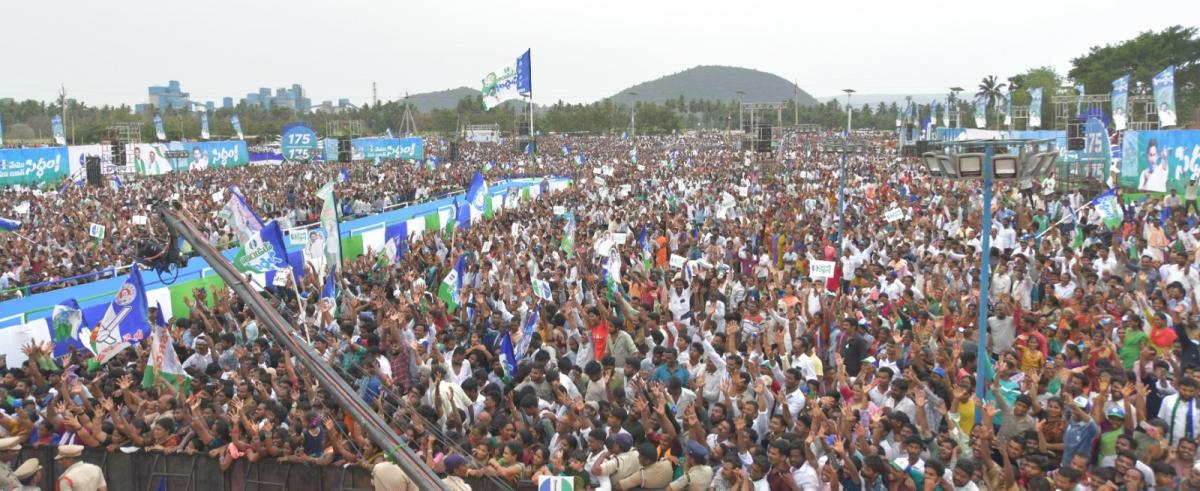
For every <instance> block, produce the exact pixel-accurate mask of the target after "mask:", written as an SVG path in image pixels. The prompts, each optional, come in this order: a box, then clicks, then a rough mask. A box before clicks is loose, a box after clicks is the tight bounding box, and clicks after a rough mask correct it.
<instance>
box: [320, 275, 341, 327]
mask: <svg viewBox="0 0 1200 491" xmlns="http://www.w3.org/2000/svg"><path fill="white" fill-rule="evenodd" d="M333 272H334V270H332V269H331V270H329V274H328V275H326V276H325V287H324V288H322V289H321V299H320V300H319V301H318V302H317V316H318V319H319V318H320V315H321V314H322V313H325V312H328V313H329V316H330V317H331V318H337V284H336V283H335V282H334V281H333ZM322 322H323V321H322Z"/></svg>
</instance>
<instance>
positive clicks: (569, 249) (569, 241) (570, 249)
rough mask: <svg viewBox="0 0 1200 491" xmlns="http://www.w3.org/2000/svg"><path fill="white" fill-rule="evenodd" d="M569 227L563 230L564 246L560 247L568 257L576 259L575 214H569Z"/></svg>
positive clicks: (567, 215)
mask: <svg viewBox="0 0 1200 491" xmlns="http://www.w3.org/2000/svg"><path fill="white" fill-rule="evenodd" d="M566 219H567V226H566V227H565V228H564V229H563V238H562V244H561V245H560V246H559V248H560V249H562V251H563V252H565V253H567V257H575V214H574V213H571V212H569V211H568V212H567V214H566Z"/></svg>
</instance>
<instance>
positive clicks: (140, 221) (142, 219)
mask: <svg viewBox="0 0 1200 491" xmlns="http://www.w3.org/2000/svg"><path fill="white" fill-rule="evenodd" d="M130 220H132V221H133V224H134V225H145V224H146V222H147V219H146V215H134V216H132V217H130Z"/></svg>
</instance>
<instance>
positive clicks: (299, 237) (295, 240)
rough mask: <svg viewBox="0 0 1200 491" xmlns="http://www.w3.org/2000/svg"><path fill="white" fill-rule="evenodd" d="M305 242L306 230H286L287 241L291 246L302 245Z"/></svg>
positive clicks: (306, 238) (306, 237)
mask: <svg viewBox="0 0 1200 491" xmlns="http://www.w3.org/2000/svg"><path fill="white" fill-rule="evenodd" d="M306 240H308V230H305V229H302V228H293V229H290V230H288V241H290V242H291V243H292V245H304V242H305V241H306Z"/></svg>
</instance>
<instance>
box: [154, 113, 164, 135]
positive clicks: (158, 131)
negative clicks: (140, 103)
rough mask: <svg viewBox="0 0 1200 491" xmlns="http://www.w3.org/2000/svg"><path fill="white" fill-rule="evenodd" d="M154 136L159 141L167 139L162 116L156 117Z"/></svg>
mask: <svg viewBox="0 0 1200 491" xmlns="http://www.w3.org/2000/svg"><path fill="white" fill-rule="evenodd" d="M154 136H155V138H157V139H158V140H159V141H162V140H166V139H167V132H166V130H164V129H163V125H162V116H161V115H159V114H155V115H154Z"/></svg>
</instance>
